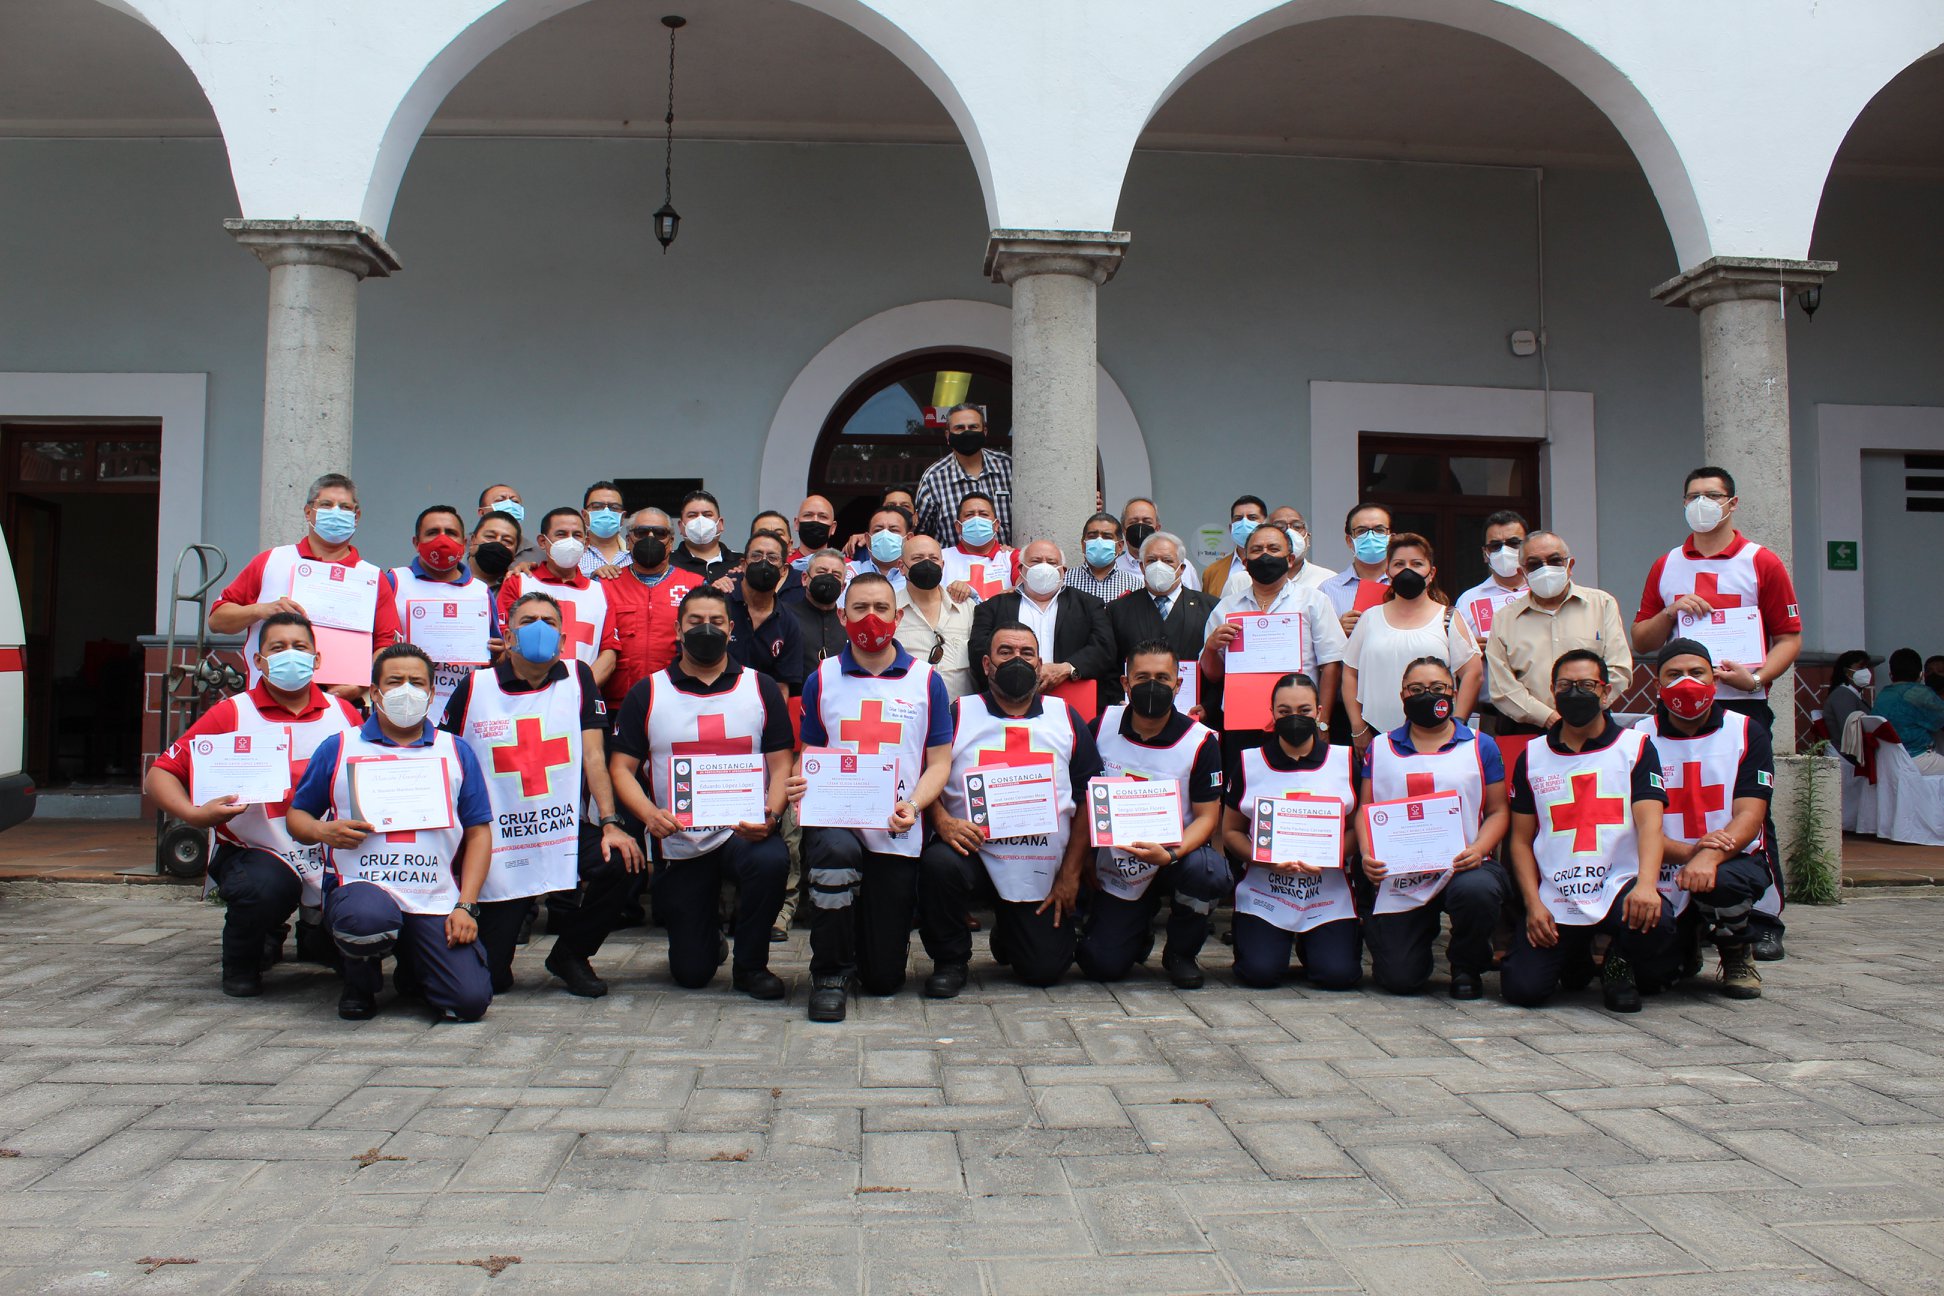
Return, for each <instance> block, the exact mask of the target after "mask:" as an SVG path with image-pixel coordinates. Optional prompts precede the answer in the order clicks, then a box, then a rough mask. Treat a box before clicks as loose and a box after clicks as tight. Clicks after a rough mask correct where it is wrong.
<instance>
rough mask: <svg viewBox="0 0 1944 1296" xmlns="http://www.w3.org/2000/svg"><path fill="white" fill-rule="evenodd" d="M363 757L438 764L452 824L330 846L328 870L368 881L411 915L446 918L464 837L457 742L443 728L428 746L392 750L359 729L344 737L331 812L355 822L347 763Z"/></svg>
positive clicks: (455, 900)
mask: <svg viewBox="0 0 1944 1296" xmlns="http://www.w3.org/2000/svg"><path fill="white" fill-rule="evenodd" d="M367 757H376V758H378V759H380V760H399V759H406V760H442V761H444V762H445V766H446V781H447V784H448V786H449V787H450V789H451V792H450V795H451V800H452V807H451V809H452V826H451V827H450V828H435V829H429V830H423V831H420V832H396V833H370V834H368V835H367V836H366V837H365V839H364V840H363V841H362V842H359V843H358V844H357V845H356V846H353V847H351V848H350V849H348V850H340V849H338V848H336V847H333V848H331V850H330V853H329V857H330V867H331V872H332V873H334V874H335V875H336V876H337V879H338V881H339V882H371V883H374V884H376V885H377V886H378V887H380V888H381V889H383V891H384V892H385V893H386V894H387V895H389V896H390V897H391V898H392V899H393V900H395V901H397V902H398V907H399V908H400V909H401V910H403V911H404V912H406V913H413V914H439V915H442V916H443V915H445V914H449V913H451V912H452V911H453V909H454V908H456V907H457V906H458V904H459V872H458V865H459V843H460V841H461V839H463V838H464V837H465V835H466V830H465V828H464V827H463V826H462V825H461V824H460V823H459V785H460V783H461V782H462V781H463V780H464V778H465V767H464V766H462V765H461V764H460V763H459V740H458V739H457V738H454V737H453V736H452V735H451V734H449V733H447V732H445V731H444V730H443V729H434V730H433V731H432V745H431V746H430V747H393V746H391V745H390V744H388V743H375V742H368V741H366V739H365V737H364V734H363V733H362V732H361V731H359V730H355V729H354V730H352V731H351V732H350V733H347V734H345V735H344V738H343V739H342V745H341V746H340V747H339V748H338V763H337V769H336V770H335V771H333V773H332V776H331V813H332V815H333V816H334V817H335V818H338V819H356V818H357V817H358V815H357V812H356V807H355V806H353V805H352V798H351V762H352V761H354V760H361V759H364V758H367Z"/></svg>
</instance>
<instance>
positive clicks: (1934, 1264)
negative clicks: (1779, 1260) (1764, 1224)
mask: <svg viewBox="0 0 1944 1296" xmlns="http://www.w3.org/2000/svg"><path fill="white" fill-rule="evenodd" d="M1778 1231H1779V1232H1781V1233H1782V1235H1783V1236H1784V1237H1786V1238H1788V1239H1790V1240H1791V1241H1793V1242H1796V1243H1799V1244H1800V1245H1801V1246H1802V1247H1804V1248H1805V1249H1807V1250H1808V1251H1810V1252H1812V1253H1814V1254H1815V1255H1816V1256H1817V1257H1819V1258H1820V1259H1822V1260H1824V1261H1826V1262H1827V1263H1829V1264H1831V1265H1834V1266H1835V1267H1836V1268H1837V1269H1840V1270H1841V1271H1842V1272H1844V1273H1846V1274H1848V1275H1850V1276H1851V1277H1852V1278H1855V1279H1856V1280H1857V1281H1858V1282H1861V1283H1865V1284H1867V1285H1868V1286H1870V1287H1872V1288H1874V1289H1875V1290H1877V1291H1884V1292H1937V1291H1944V1266H1940V1265H1939V1263H1938V1258H1937V1256H1936V1255H1935V1254H1934V1253H1933V1252H1930V1251H1926V1250H1924V1249H1922V1248H1920V1247H1917V1246H1913V1245H1912V1244H1911V1243H1909V1242H1907V1241H1905V1240H1904V1239H1903V1238H1901V1237H1898V1236H1897V1235H1895V1234H1893V1233H1890V1232H1888V1231H1887V1230H1884V1229H1881V1228H1877V1227H1875V1226H1874V1225H1869V1224H1803V1225H1788V1226H1785V1227H1784V1228H1782V1229H1781V1230H1778Z"/></svg>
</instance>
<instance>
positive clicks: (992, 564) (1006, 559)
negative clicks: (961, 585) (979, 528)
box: [939, 545, 1013, 599]
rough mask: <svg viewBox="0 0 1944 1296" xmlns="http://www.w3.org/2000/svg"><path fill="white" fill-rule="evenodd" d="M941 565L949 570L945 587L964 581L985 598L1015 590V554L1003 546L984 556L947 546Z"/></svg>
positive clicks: (954, 546) (946, 573)
mask: <svg viewBox="0 0 1944 1296" xmlns="http://www.w3.org/2000/svg"><path fill="white" fill-rule="evenodd" d="M939 565H940V566H942V567H943V568H944V569H945V581H944V583H945V584H947V585H950V584H951V583H952V582H954V581H964V582H965V583H966V584H967V585H970V586H971V587H972V592H973V593H974V594H977V595H978V596H979V597H980V598H982V599H989V598H991V597H993V596H994V595H996V594H1004V593H1005V592H1006V591H1007V590H1009V589H1011V588H1012V570H1013V551H1012V550H1011V549H1010V548H1009V547H1007V546H1006V545H1000V546H999V547H998V548H997V549H994V550H993V551H992V552H991V553H989V554H986V555H985V556H984V557H980V556H979V555H978V554H972V553H967V552H965V550H963V549H961V548H959V547H958V546H957V545H947V546H946V547H945V552H944V554H943V555H942V560H941V562H940V564H939Z"/></svg>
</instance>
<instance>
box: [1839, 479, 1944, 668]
mask: <svg viewBox="0 0 1944 1296" xmlns="http://www.w3.org/2000/svg"><path fill="white" fill-rule="evenodd" d="M1862 458H1863V536H1862V539H1863V552H1864V553H1865V554H1866V555H1868V557H1867V558H1866V560H1865V562H1864V564H1863V589H1864V599H1865V600H1866V601H1865V603H1864V609H1863V626H1862V629H1863V630H1864V632H1865V633H1864V634H1863V635H1861V636H1859V635H1857V634H1856V631H1855V628H1854V627H1852V628H1851V632H1850V641H1849V642H1847V643H1845V644H1844V645H1843V646H1844V647H1846V648H1868V649H1869V650H1870V651H1871V652H1873V653H1876V654H1877V655H1878V656H1881V657H1887V656H1889V655H1890V654H1891V653H1892V652H1894V651H1895V650H1896V649H1898V648H1915V649H1916V650H1917V651H1918V652H1919V653H1920V654H1922V655H1923V656H1925V657H1929V656H1931V655H1932V654H1933V653H1940V652H1944V617H1940V616H1939V614H1938V607H1937V593H1938V582H1937V579H1936V571H1937V557H1936V556H1937V555H1938V554H1940V553H1944V513H1907V512H1905V511H1904V497H1905V494H1906V492H1905V489H1904V478H1905V477H1906V476H1907V475H1909V473H1908V471H1907V470H1906V469H1905V468H1904V457H1903V455H1902V454H1901V453H1898V454H1866V455H1864V456H1862ZM1926 475H1928V476H1935V475H1936V474H1934V473H1932V474H1926ZM1913 582H1916V583H1917V584H1913ZM1920 586H1921V587H1920ZM1882 678H1883V679H1886V680H1887V679H1889V678H1890V677H1889V675H1888V674H1887V673H1886V674H1883V675H1882Z"/></svg>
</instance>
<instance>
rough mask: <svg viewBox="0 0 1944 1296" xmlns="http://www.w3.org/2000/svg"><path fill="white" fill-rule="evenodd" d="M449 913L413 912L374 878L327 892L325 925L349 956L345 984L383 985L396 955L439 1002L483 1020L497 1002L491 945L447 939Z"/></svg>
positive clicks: (371, 990) (373, 990)
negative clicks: (390, 958)
mask: <svg viewBox="0 0 1944 1296" xmlns="http://www.w3.org/2000/svg"><path fill="white" fill-rule="evenodd" d="M446 916H447V915H445V914H410V913H405V912H404V911H402V910H401V909H400V908H399V907H398V902H397V901H396V900H394V899H392V897H391V894H390V893H389V892H387V891H386V890H385V889H384V888H383V887H381V886H379V885H378V884H377V883H375V882H346V883H345V884H344V885H342V886H339V887H335V888H333V889H332V890H331V891H329V892H327V893H326V894H325V896H324V926H325V927H326V928H327V929H328V930H329V931H330V933H331V939H332V940H334V941H336V942H337V947H338V953H340V954H342V955H343V956H344V981H345V984H346V985H348V986H350V987H352V988H354V989H358V990H363V991H365V992H366V993H368V994H373V995H375V994H377V993H378V991H379V990H380V989H381V988H382V987H383V985H384V971H383V968H382V966H381V965H382V962H383V960H384V959H385V958H386V957H388V956H396V958H397V959H398V965H399V970H400V971H402V972H406V973H408V974H409V976H410V978H411V980H412V981H413V982H415V983H416V984H417V986H418V988H419V990H420V991H421V992H423V994H424V996H425V1001H426V1002H427V1003H429V1004H431V1005H432V1006H433V1007H434V1008H437V1009H440V1010H442V1011H444V1012H449V1013H451V1014H452V1015H453V1016H454V1017H457V1018H458V1019H459V1020H460V1021H478V1020H479V1019H480V1018H481V1017H484V1016H485V1015H486V1007H487V1005H488V1004H490V1003H492V1002H493V979H492V974H491V973H489V972H488V971H487V970H486V948H485V946H484V945H482V944H481V943H480V942H479V941H477V940H475V941H472V942H470V943H469V944H465V945H456V946H448V945H447V944H446V935H445V927H446Z"/></svg>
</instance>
